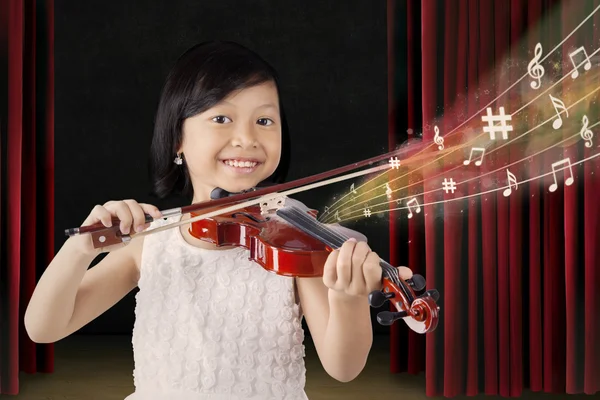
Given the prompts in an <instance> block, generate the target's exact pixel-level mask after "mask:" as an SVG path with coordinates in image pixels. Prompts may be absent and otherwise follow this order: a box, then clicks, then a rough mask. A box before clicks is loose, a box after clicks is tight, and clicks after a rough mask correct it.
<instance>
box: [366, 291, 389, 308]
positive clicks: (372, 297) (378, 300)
mask: <svg viewBox="0 0 600 400" xmlns="http://www.w3.org/2000/svg"><path fill="white" fill-rule="evenodd" d="M392 297H394V293H392V292H382V291H381V290H374V291H372V292H371V293H369V304H370V305H371V307H375V308H377V307H381V306H382V305H383V304H384V303H385V302H386V301H387V300H388V299H391V298H392Z"/></svg>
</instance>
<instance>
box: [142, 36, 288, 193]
mask: <svg viewBox="0 0 600 400" xmlns="http://www.w3.org/2000/svg"><path fill="white" fill-rule="evenodd" d="M268 81H273V82H274V83H275V85H276V87H277V94H278V97H279V110H280V114H281V134H282V148H281V159H280V162H279V165H278V166H277V169H276V170H275V171H274V172H273V174H272V175H271V176H270V177H268V178H267V179H265V180H264V181H263V182H261V183H259V186H263V185H269V184H277V183H281V182H283V181H284V180H285V177H286V175H287V172H288V168H289V158H290V149H289V146H290V139H289V131H288V125H287V120H286V117H285V112H284V109H283V104H282V103H283V102H282V100H281V91H280V86H279V77H278V75H277V72H276V71H275V69H274V68H273V67H272V66H271V65H270V64H269V63H268V62H267V61H265V60H264V59H263V58H262V57H260V56H259V55H258V54H256V53H255V52H253V51H251V50H250V49H248V48H246V47H244V46H242V45H240V44H238V43H234V42H229V41H210V42H203V43H199V44H197V45H195V46H193V47H191V48H190V49H188V50H187V51H186V52H185V53H183V54H182V55H181V56H179V58H178V59H177V61H176V62H175V65H174V66H173V67H172V69H171V71H170V72H169V74H168V75H167V78H166V82H165V84H164V87H163V90H162V93H161V97H160V101H159V105H158V110H157V112H156V119H155V124H154V136H153V139H152V145H151V147H150V175H151V180H152V183H153V192H154V194H155V195H156V196H158V197H160V198H165V197H167V196H169V195H171V194H181V195H184V196H186V197H189V196H190V195H191V193H192V185H191V182H190V177H189V172H188V171H187V168H186V167H185V161H184V165H177V164H175V163H174V162H173V160H174V159H175V157H176V152H177V150H178V149H179V147H180V145H181V142H182V139H183V133H182V129H181V128H182V126H183V121H184V120H185V119H186V118H189V117H192V116H194V115H197V114H199V113H202V112H204V111H205V110H207V109H209V108H211V107H213V106H215V105H216V104H217V103H219V102H220V101H222V100H223V99H224V98H226V97H227V96H228V95H229V94H230V93H232V92H234V91H237V90H239V89H243V88H247V87H251V86H254V85H258V84H261V83H263V82H268Z"/></svg>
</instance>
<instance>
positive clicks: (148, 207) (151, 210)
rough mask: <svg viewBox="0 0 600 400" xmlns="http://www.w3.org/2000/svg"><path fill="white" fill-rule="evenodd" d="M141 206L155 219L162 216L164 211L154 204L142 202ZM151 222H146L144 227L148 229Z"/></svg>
mask: <svg viewBox="0 0 600 400" xmlns="http://www.w3.org/2000/svg"><path fill="white" fill-rule="evenodd" d="M140 206H141V207H142V209H143V210H144V212H145V213H146V214H148V215H150V216H151V217H152V218H153V219H154V220H157V219H160V218H162V213H161V212H160V210H159V209H158V207H156V206H153V205H152V204H145V203H140ZM150 224H151V222H146V223H145V224H144V226H143V229H142V230H144V229H148V228H149V227H150Z"/></svg>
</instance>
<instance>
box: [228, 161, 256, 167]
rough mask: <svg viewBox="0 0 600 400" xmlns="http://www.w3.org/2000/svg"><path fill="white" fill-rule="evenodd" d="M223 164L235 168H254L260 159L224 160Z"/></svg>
mask: <svg viewBox="0 0 600 400" xmlns="http://www.w3.org/2000/svg"><path fill="white" fill-rule="evenodd" d="M223 164H225V165H228V166H230V167H234V168H254V167H256V166H257V165H258V164H260V163H259V162H258V161H244V160H223Z"/></svg>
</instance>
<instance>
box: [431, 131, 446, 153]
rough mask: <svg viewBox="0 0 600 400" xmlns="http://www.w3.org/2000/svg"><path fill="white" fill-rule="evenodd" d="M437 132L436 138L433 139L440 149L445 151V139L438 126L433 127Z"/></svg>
mask: <svg viewBox="0 0 600 400" xmlns="http://www.w3.org/2000/svg"><path fill="white" fill-rule="evenodd" d="M433 130H434V131H435V136H434V137H433V141H434V142H435V144H438V145H439V146H438V149H440V150H444V138H443V137H441V136H440V129H439V128H438V127H437V125H436V126H434V127H433Z"/></svg>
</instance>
